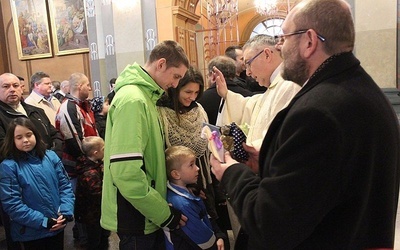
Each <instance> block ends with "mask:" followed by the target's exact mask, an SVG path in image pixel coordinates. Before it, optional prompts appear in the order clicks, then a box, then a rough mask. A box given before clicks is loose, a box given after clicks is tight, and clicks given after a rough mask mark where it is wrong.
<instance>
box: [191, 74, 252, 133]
mask: <svg viewBox="0 0 400 250" xmlns="http://www.w3.org/2000/svg"><path fill="white" fill-rule="evenodd" d="M226 85H227V87H228V90H230V91H233V92H235V93H239V94H241V95H242V96H245V97H246V96H252V95H254V93H253V92H251V91H250V90H247V89H245V88H243V87H240V86H239V85H237V84H236V83H235V82H234V81H232V80H228V79H226ZM198 102H199V103H200V104H201V105H202V106H203V108H204V110H205V111H206V113H207V116H208V122H209V123H210V124H213V125H215V123H216V121H217V116H218V108H219V106H220V102H221V97H220V96H219V95H218V93H217V88H216V86H215V83H214V84H213V85H211V86H210V87H209V88H208V89H207V90H206V91H204V93H203V96H202V97H201V98H200V99H199V100H198ZM221 110H222V108H221Z"/></svg>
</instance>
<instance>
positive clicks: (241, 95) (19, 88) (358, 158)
mask: <svg viewBox="0 0 400 250" xmlns="http://www.w3.org/2000/svg"><path fill="white" fill-rule="evenodd" d="M354 39H355V31H354V23H353V19H352V13H351V8H350V6H349V4H348V3H346V2H345V1H344V0H304V1H301V2H299V3H298V4H297V5H295V7H294V8H293V9H292V10H291V11H290V12H289V13H288V15H287V17H286V19H285V21H284V22H283V24H282V33H281V34H280V35H277V36H269V35H263V34H260V35H256V36H254V37H253V38H251V39H249V40H248V41H247V42H246V43H245V45H244V46H243V47H240V46H231V47H228V48H227V49H226V51H225V55H221V56H217V57H215V58H213V59H212V60H211V61H210V62H209V64H208V75H207V79H208V81H209V85H210V87H209V88H208V89H205V85H206V84H205V80H204V78H203V75H202V74H201V72H200V71H199V70H198V69H196V68H195V67H194V66H193V65H190V63H189V60H188V57H187V56H186V54H185V52H184V49H183V48H182V47H181V46H180V45H179V44H178V43H177V42H175V41H171V40H166V41H162V42H160V43H159V44H157V45H156V46H155V47H154V49H153V50H152V51H151V53H150V55H149V58H148V60H147V61H146V62H145V64H144V65H139V64H138V63H136V62H135V63H133V64H131V65H127V66H126V68H125V69H124V70H123V71H122V72H121V73H120V74H119V76H118V77H116V78H112V79H111V80H110V90H111V91H110V93H109V94H108V95H107V96H105V97H95V98H93V99H90V98H89V97H90V92H91V90H92V89H91V84H90V81H89V78H88V77H87V76H86V75H84V74H82V73H73V74H71V76H70V77H69V79H68V80H65V81H62V82H59V81H51V79H50V76H49V74H47V73H45V72H36V73H35V74H33V75H32V76H31V78H30V80H29V82H30V94H29V95H28V96H27V97H26V98H23V96H22V95H23V93H24V83H23V81H24V79H23V78H21V77H18V76H16V75H14V74H11V73H4V74H2V75H0V160H1V163H0V201H1V202H0V215H1V221H2V223H3V225H4V228H5V232H6V239H7V248H8V249H12V250H14V249H18V250H19V249H27V250H28V249H52V250H53V249H63V247H64V229H65V227H66V224H67V223H74V226H73V228H72V230H73V234H74V238H75V239H76V240H77V241H78V242H79V244H80V245H81V246H82V247H84V248H86V249H108V248H109V236H110V233H111V232H115V233H116V234H117V235H118V238H119V249H121V250H131V249H140V250H142V249H149V250H150V249H152V250H153V249H154V250H160V249H169V250H173V249H175V250H190V249H210V250H229V249H233V248H234V249H237V250H242V249H252V250H253V249H393V247H394V235H395V223H396V213H397V202H398V195H399V181H400V130H399V124H398V120H397V117H396V115H395V113H394V111H393V108H392V107H391V105H390V103H389V101H388V100H387V98H386V97H385V96H384V94H383V93H382V91H381V90H380V88H379V87H378V85H377V84H376V83H375V82H374V81H373V79H372V78H371V77H370V76H369V75H368V73H367V72H365V71H364V69H363V68H362V67H361V65H360V62H359V61H358V59H357V58H356V57H355V56H354V55H353V53H352V52H353V49H354V43H355V41H354ZM243 73H244V74H245V75H243ZM255 82H256V83H257V86H258V87H257V88H255V86H254V83H255ZM204 126H207V127H208V128H215V129H216V130H213V131H212V133H211V136H209V135H208V134H207V135H206V136H204V135H205V134H204V132H203V131H204ZM223 127H230V128H231V129H233V128H235V129H238V130H240V131H241V133H239V134H238V133H236V132H231V133H230V134H229V136H231V137H232V138H230V139H231V141H229V140H230V139H229V138H228V137H229V136H227V137H225V138H224V137H223V136H220V134H221V133H222V131H221V128H223ZM238 135H240V136H242V135H244V138H241V139H243V143H242V141H240V142H239V143H238V140H239V138H238ZM229 143H231V144H230V146H229V147H228V145H227V144H229ZM215 147H218V149H221V148H222V149H223V148H225V151H226V152H225V154H224V159H221V157H219V156H218V157H217V156H216V155H214V154H215V150H214V149H215ZM236 150H242V151H243V152H244V153H245V154H246V155H247V157H245V158H238V157H237V156H236V155H234V153H235V152H236ZM228 211H229V212H228ZM228 230H233V231H234V236H235V244H234V246H231V245H230V242H229V239H228V236H227V232H228Z"/></svg>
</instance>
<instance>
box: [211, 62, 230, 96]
mask: <svg viewBox="0 0 400 250" xmlns="http://www.w3.org/2000/svg"><path fill="white" fill-rule="evenodd" d="M213 71H214V72H213V74H212V77H213V79H214V80H215V84H216V87H217V92H218V95H219V96H220V97H222V98H224V99H225V98H226V95H227V94H228V87H227V85H226V81H225V77H224V75H223V74H222V72H221V71H220V70H219V69H218V68H217V67H215V66H214V67H213Z"/></svg>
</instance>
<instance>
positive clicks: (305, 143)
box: [221, 53, 400, 249]
mask: <svg viewBox="0 0 400 250" xmlns="http://www.w3.org/2000/svg"><path fill="white" fill-rule="evenodd" d="M324 65H325V66H324V67H321V68H320V69H319V70H317V73H315V74H314V75H313V76H312V77H311V79H310V80H309V81H308V83H307V84H306V85H305V86H304V87H303V88H302V89H301V90H300V92H299V93H298V94H297V95H296V96H295V97H294V98H293V100H292V101H291V103H290V104H289V106H288V107H287V108H286V109H284V110H282V111H281V112H280V113H278V115H277V116H276V117H275V119H274V121H273V122H272V124H271V126H270V128H269V130H268V133H267V135H266V136H265V138H264V142H263V145H262V148H261V151H260V162H259V163H260V172H259V176H255V175H254V174H253V173H252V172H251V171H250V170H249V168H248V167H247V166H245V165H243V164H236V165H234V166H232V167H230V168H228V169H227V170H226V171H225V174H224V175H223V178H222V181H221V184H222V185H223V186H224V187H225V188H226V190H227V191H228V195H229V197H230V201H231V203H232V205H233V207H234V210H235V212H236V214H237V215H238V217H239V220H240V222H241V225H242V227H243V228H244V229H245V231H246V232H247V233H248V234H249V236H250V238H249V243H248V249H366V248H393V240H394V229H395V222H396V221H395V216H396V209H397V200H398V194H399V188H398V187H399V169H400V168H399V164H400V156H399V154H400V142H399V138H400V136H399V125H398V121H397V118H396V116H395V114H394V111H393V109H392V107H391V106H390V104H389V102H388V100H387V99H386V97H385V96H384V94H383V93H382V91H381V90H380V89H379V87H378V86H377V85H376V84H375V82H374V81H373V80H372V79H371V77H370V76H369V75H368V74H367V73H366V72H365V71H364V69H363V68H362V67H361V66H360V62H359V61H358V60H357V59H356V58H355V57H354V56H353V54H352V53H344V54H341V55H338V56H334V57H332V58H330V59H328V60H327V61H326V62H325V63H324Z"/></svg>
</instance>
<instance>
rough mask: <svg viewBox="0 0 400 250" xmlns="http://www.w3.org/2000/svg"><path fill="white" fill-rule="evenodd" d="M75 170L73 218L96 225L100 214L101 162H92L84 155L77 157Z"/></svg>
mask: <svg viewBox="0 0 400 250" xmlns="http://www.w3.org/2000/svg"><path fill="white" fill-rule="evenodd" d="M76 172H77V174H78V181H77V185H76V201H75V219H76V220H77V221H79V222H82V223H85V224H92V225H96V224H97V223H99V221H100V216H101V193H102V185H103V162H99V163H96V162H93V161H91V160H89V159H88V158H87V157H85V156H81V157H78V161H77V165H76Z"/></svg>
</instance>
